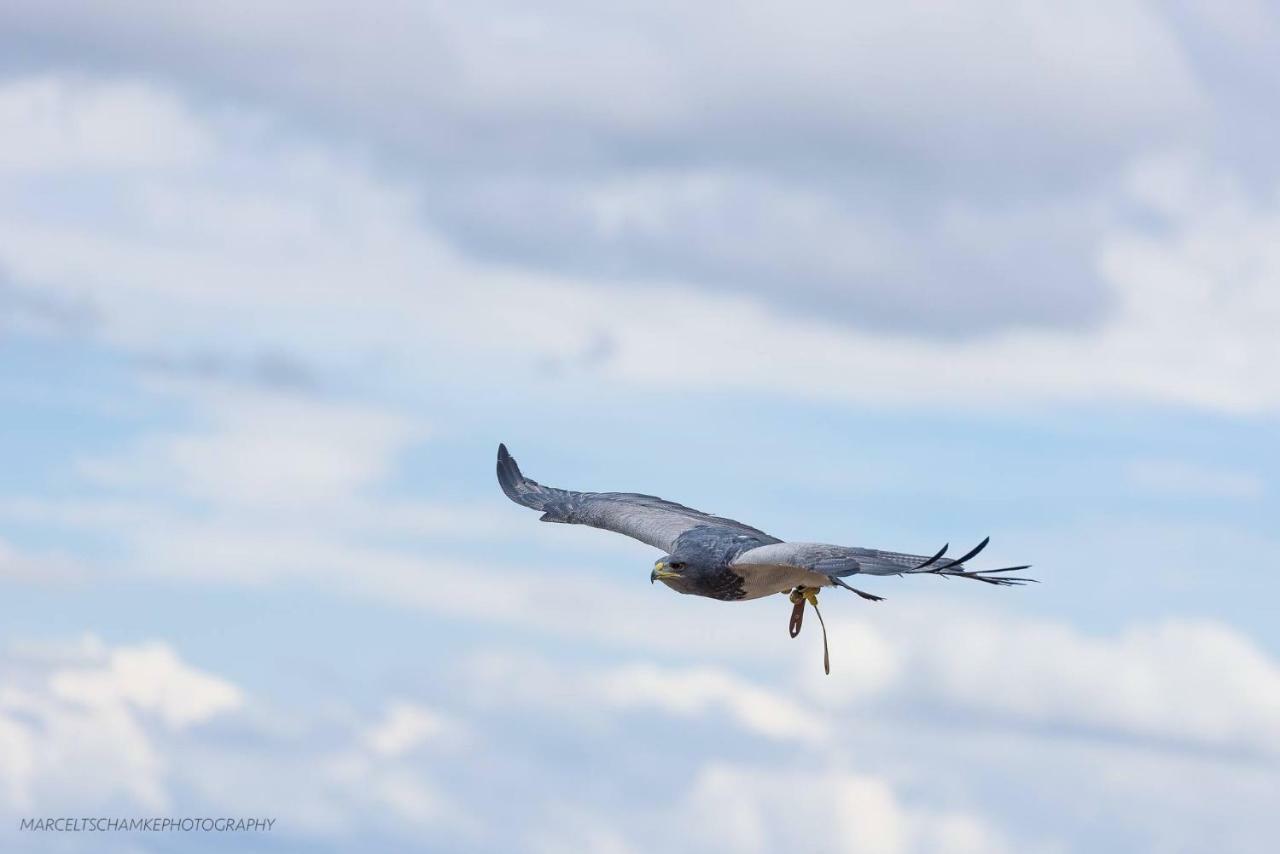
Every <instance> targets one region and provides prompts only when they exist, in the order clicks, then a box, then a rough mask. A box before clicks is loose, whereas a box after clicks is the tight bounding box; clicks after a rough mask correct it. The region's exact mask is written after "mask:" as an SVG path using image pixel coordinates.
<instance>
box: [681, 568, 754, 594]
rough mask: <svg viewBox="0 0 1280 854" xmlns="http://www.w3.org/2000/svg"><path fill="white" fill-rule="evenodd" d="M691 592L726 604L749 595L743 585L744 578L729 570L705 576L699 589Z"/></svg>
mask: <svg viewBox="0 0 1280 854" xmlns="http://www.w3.org/2000/svg"><path fill="white" fill-rule="evenodd" d="M691 592H693V593H696V594H697V595H698V596H706V597H708V598H709V599H720V600H722V601H726V602H730V601H733V600H734V599H742V598H744V597H745V596H746V595H747V591H746V589H744V587H743V584H742V576H741V575H738V574H737V573H736V572H733V571H731V570H728V569H724V570H721V571H719V572H715V573H711V574H709V575H706V576H704V577H703V578H702V579H700V583H699V584H698V589H697V590H694V591H691Z"/></svg>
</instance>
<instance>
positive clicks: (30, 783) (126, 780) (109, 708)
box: [0, 637, 242, 811]
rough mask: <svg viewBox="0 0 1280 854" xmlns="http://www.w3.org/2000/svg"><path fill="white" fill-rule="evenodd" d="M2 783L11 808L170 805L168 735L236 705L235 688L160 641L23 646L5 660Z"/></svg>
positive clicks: (0, 665) (0, 695)
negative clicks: (160, 726) (166, 730)
mask: <svg viewBox="0 0 1280 854" xmlns="http://www.w3.org/2000/svg"><path fill="white" fill-rule="evenodd" d="M0 671H2V672H3V681H4V686H3V688H0V742H3V743H4V744H5V747H6V749H5V750H4V751H3V752H0V786H3V788H4V790H5V791H6V792H7V794H8V797H7V798H6V802H7V804H8V805H9V807H10V809H11V810H14V811H23V810H27V811H30V810H44V811H52V810H56V809H65V807H66V805H67V804H69V803H75V804H77V805H78V807H79V808H82V809H83V808H90V807H93V808H104V807H111V806H128V807H134V808H143V809H161V808H164V807H166V806H167V805H168V804H169V801H170V796H169V792H168V785H167V784H168V779H169V774H170V770H171V769H170V767H169V763H168V761H167V759H166V756H165V751H164V748H163V744H164V742H165V736H164V735H163V733H161V732H160V731H158V730H157V728H156V724H163V725H164V726H165V727H167V728H169V729H174V730H181V729H183V728H186V727H189V726H191V725H193V724H196V723H199V722H203V721H206V720H209V719H210V718H212V717H214V716H216V715H220V714H224V713H226V712H228V711H232V710H234V709H236V708H238V707H239V705H240V704H241V702H242V695H241V693H240V691H239V689H238V688H237V687H236V686H234V685H232V684H231V683H229V682H226V681H225V680H223V679H220V678H218V677H215V676H212V675H210V674H208V673H205V672H203V671H200V670H197V669H195V668H193V667H191V666H189V665H187V664H186V663H184V662H182V661H181V660H180V659H179V658H178V657H177V656H176V654H175V653H174V652H173V651H172V649H170V648H169V647H168V646H166V645H164V644H160V643H151V644H143V645H138V646H121V647H114V648H111V647H107V646H105V645H104V644H102V643H101V642H100V641H98V640H96V639H94V638H92V637H87V638H86V639H85V640H84V641H82V642H81V643H79V644H76V645H72V646H69V647H64V648H62V649H53V648H43V647H30V646H28V647H17V648H14V649H13V650H11V651H10V652H9V654H8V655H7V656H6V657H5V658H4V659H3V660H0Z"/></svg>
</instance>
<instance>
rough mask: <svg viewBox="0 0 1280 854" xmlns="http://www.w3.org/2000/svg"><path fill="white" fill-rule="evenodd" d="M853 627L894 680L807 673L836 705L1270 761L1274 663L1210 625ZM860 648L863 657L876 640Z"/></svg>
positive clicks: (1276, 737) (917, 620)
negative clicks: (868, 682)
mask: <svg viewBox="0 0 1280 854" xmlns="http://www.w3.org/2000/svg"><path fill="white" fill-rule="evenodd" d="M829 622H830V623H831V632H832V635H833V636H836V637H839V636H841V635H842V634H843V633H844V632H845V624H846V622H847V621H846V620H845V619H844V618H842V617H839V616H837V617H835V618H829ZM860 622H865V625H866V626H867V627H869V628H870V630H871V631H873V632H874V633H876V634H878V635H880V638H881V640H880V648H881V649H883V650H892V657H893V660H894V664H893V670H892V673H893V675H892V677H891V678H889V679H887V680H885V681H884V682H883V683H882V684H881V685H880V686H879V687H880V690H879V691H878V692H876V693H871V692H869V691H867V690H866V689H865V687H864V688H863V689H862V690H853V689H849V688H842V687H841V686H840V685H839V684H837V683H835V682H834V680H820V679H817V678H811V679H807V680H806V684H807V685H808V687H809V689H810V690H811V691H812V692H813V695H814V696H815V697H816V698H817V699H819V700H820V701H822V702H824V703H827V704H832V705H833V706H834V707H835V708H840V707H858V706H863V707H865V705H866V704H877V703H888V704H891V705H897V704H903V703H905V704H908V705H913V706H915V707H916V708H931V709H933V710H934V711H935V712H937V713H942V714H946V713H949V712H955V711H963V712H965V713H967V714H971V715H972V714H976V715H978V716H980V717H982V718H985V719H986V720H987V721H989V722H990V723H991V724H992V725H1000V724H1002V723H1016V724H1022V725H1027V726H1035V727H1044V726H1047V727H1053V728H1060V729H1063V730H1067V731H1074V732H1077V733H1091V734H1105V735H1110V736H1120V737H1123V738H1130V739H1136V740H1139V741H1143V740H1154V741H1161V742H1168V743H1171V744H1174V745H1179V744H1180V745H1187V746H1195V747H1202V748H1213V749H1221V750H1224V751H1228V752H1231V751H1244V752H1253V753H1258V754H1262V755H1268V756H1280V723H1278V722H1280V663H1278V662H1276V661H1275V660H1274V659H1273V658H1271V657H1270V656H1268V655H1267V654H1266V652H1264V651H1263V650H1262V649H1260V648H1259V647H1258V646H1257V645H1255V644H1254V643H1253V642H1252V641H1250V640H1249V639H1248V638H1247V637H1245V636H1243V635H1241V634H1240V633H1239V632H1237V631H1235V630H1234V629H1232V628H1229V627H1227V626H1224V625H1222V624H1220V623H1215V622H1212V621H1207V620H1175V619H1169V620H1164V621H1159V622H1154V623H1145V624H1135V625H1133V626H1131V627H1129V628H1127V629H1125V630H1124V631H1123V632H1121V633H1119V634H1116V635H1112V636H1096V635H1089V634H1084V633H1082V632H1079V631H1077V630H1075V629H1073V628H1071V627H1070V626H1068V625H1067V624H1065V623H1061V622H1056V621H1049V620H1035V619H1029V618H1015V617H1010V616H1008V615H1000V614H992V613H987V614H977V615H975V614H972V613H971V612H970V613H939V612H937V611H935V610H934V609H932V608H928V609H916V610H914V611H912V612H904V611H899V612H896V613H892V614H887V615H882V616H880V617H878V618H874V619H872V618H869V619H867V620H865V621H860ZM939 639H945V641H944V642H939ZM859 650H860V653H859V654H860V655H861V656H862V657H866V656H867V655H868V654H869V653H871V654H874V651H875V647H872V648H871V649H870V650H867V649H864V648H863V647H859Z"/></svg>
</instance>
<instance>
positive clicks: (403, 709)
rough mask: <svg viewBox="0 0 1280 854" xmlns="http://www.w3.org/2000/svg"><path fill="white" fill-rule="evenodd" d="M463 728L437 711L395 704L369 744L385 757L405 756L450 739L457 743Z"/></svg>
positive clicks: (367, 734)
mask: <svg viewBox="0 0 1280 854" xmlns="http://www.w3.org/2000/svg"><path fill="white" fill-rule="evenodd" d="M460 735H461V732H460V727H459V725H458V724H457V723H456V722H455V721H452V720H450V719H448V718H447V717H445V716H444V715H442V714H440V713H439V712H437V711H435V710H434V709H429V708H427V707H426V706H423V705H421V704H419V703H410V702H406V701H403V700H399V701H396V702H393V703H392V704H391V705H390V706H389V707H388V708H387V713H386V716H385V717H384V718H383V719H382V720H381V721H379V722H378V723H377V724H374V725H372V726H370V727H369V728H368V729H367V730H366V732H365V737H364V740H365V744H366V745H368V747H369V749H370V750H372V751H373V752H374V753H377V754H379V755H381V756H401V755H403V754H405V753H408V752H410V751H412V750H415V749H416V748H418V747H421V746H422V745H424V744H428V743H431V742H434V741H439V740H441V739H444V738H448V739H449V740H450V742H452V743H455V744H456V743H457V739H458V738H459V737H460Z"/></svg>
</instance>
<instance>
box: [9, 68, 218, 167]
mask: <svg viewBox="0 0 1280 854" xmlns="http://www.w3.org/2000/svg"><path fill="white" fill-rule="evenodd" d="M209 146H210V141H209V140H208V139H207V138H206V136H205V133H204V129H203V128H202V127H201V125H200V123H199V122H198V121H196V120H195V119H194V118H193V117H192V116H191V115H190V114H189V113H188V111H187V109H186V107H185V105H184V104H183V103H182V102H181V101H179V100H178V99H177V98H175V97H173V96H171V95H168V94H166V93H164V92H163V91H161V90H158V89H156V88H155V87H153V86H149V85H146V84H144V83H119V84H116V85H112V86H102V85H101V84H100V83H98V82H96V81H94V80H92V79H81V80H74V79H70V78H68V77H66V76H61V77H54V76H41V77H27V78H19V79H17V80H9V81H7V82H6V83H5V85H3V86H0V175H5V174H6V173H8V175H9V176H15V177H16V176H23V175H28V176H29V175H40V174H48V173H59V172H73V173H74V172H81V171H89V170H103V169H106V170H110V169H120V168H129V169H136V170H140V171H144V172H146V173H155V172H158V171H162V170H165V169H168V168H171V167H174V166H179V165H190V164H192V163H194V162H197V161H198V160H200V158H201V157H203V156H204V155H205V154H206V153H207V151H208V148H209Z"/></svg>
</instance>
